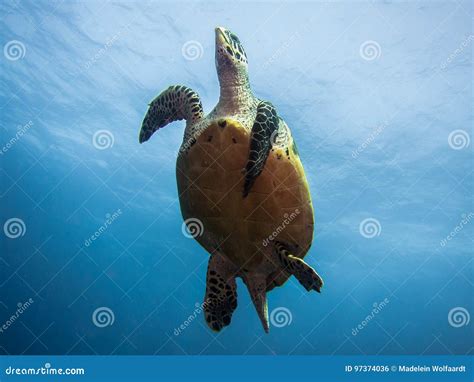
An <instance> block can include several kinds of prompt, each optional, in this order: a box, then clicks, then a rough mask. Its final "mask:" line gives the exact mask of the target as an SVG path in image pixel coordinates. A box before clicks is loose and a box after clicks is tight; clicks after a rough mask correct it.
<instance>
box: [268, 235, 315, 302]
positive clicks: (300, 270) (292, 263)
mask: <svg viewBox="0 0 474 382" xmlns="http://www.w3.org/2000/svg"><path fill="white" fill-rule="evenodd" d="M275 249H276V252H277V255H278V259H279V260H280V263H281V265H282V267H283V268H284V269H285V271H287V272H288V273H290V274H292V275H293V276H295V277H296V279H297V280H298V281H299V282H300V284H301V285H303V286H304V287H305V289H306V290H307V291H310V290H312V289H314V290H315V291H316V292H318V293H321V288H322V286H323V279H322V278H321V277H320V276H319V275H318V274H317V273H316V271H315V270H314V269H313V268H312V267H310V266H309V265H308V264H306V263H305V262H304V261H303V259H300V258H299V257H296V256H293V255H292V254H291V253H290V252H289V251H288V247H287V246H285V245H284V244H283V243H281V242H279V241H277V242H275Z"/></svg>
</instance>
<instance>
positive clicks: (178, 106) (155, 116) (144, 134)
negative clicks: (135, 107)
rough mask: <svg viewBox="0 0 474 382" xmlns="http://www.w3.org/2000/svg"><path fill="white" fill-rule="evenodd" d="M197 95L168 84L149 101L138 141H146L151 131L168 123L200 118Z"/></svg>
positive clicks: (181, 87) (186, 88) (200, 111)
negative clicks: (166, 87) (167, 86)
mask: <svg viewBox="0 0 474 382" xmlns="http://www.w3.org/2000/svg"><path fill="white" fill-rule="evenodd" d="M202 115H203V111H202V104H201V100H200V98H199V95H198V94H197V93H196V92H195V91H194V90H192V89H190V88H188V87H186V86H183V85H175V86H170V87H169V88H168V89H166V90H164V91H163V92H161V93H160V94H159V95H158V96H157V97H156V98H155V99H154V100H153V101H151V103H150V107H149V108H148V111H147V113H146V115H145V118H144V119H143V123H142V128H141V130H140V137H139V141H140V143H143V142H146V141H147V140H148V139H150V137H151V136H152V135H153V133H154V132H155V131H156V130H158V129H160V128H162V127H164V126H166V125H167V124H168V123H171V122H174V121H179V120H181V119H185V120H186V122H191V121H196V120H198V119H200V118H202Z"/></svg>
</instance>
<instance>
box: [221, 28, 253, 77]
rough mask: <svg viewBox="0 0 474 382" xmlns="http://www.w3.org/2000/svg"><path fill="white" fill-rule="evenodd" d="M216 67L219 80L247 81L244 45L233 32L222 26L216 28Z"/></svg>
mask: <svg viewBox="0 0 474 382" xmlns="http://www.w3.org/2000/svg"><path fill="white" fill-rule="evenodd" d="M216 68H217V75H218V76H219V80H220V81H221V82H222V80H224V82H228V81H232V82H241V81H248V77H247V68H248V62H247V55H246V54H245V50H244V47H243V46H242V43H241V42H240V40H239V38H238V37H237V36H236V35H235V34H234V33H232V32H231V31H230V30H228V29H225V28H222V27H217V28H216Z"/></svg>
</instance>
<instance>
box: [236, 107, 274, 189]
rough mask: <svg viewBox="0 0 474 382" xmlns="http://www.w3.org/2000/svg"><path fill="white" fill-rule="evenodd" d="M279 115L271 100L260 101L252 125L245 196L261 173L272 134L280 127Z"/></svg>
mask: <svg viewBox="0 0 474 382" xmlns="http://www.w3.org/2000/svg"><path fill="white" fill-rule="evenodd" d="M278 122H279V119H278V116H277V112H276V110H275V108H274V107H273V105H272V104H271V103H270V102H267V101H260V103H259V104H258V108H257V116H256V118H255V122H254V124H253V126H252V133H251V137H250V154H249V159H248V161H247V166H246V167H245V184H244V198H245V197H246V196H247V195H248V193H249V191H250V189H251V188H252V186H253V184H254V183H255V179H257V177H258V176H259V175H260V173H261V172H262V170H263V166H265V162H266V160H267V158H268V153H269V152H270V149H271V147H272V142H271V138H272V134H273V133H274V132H275V131H276V130H277V129H278Z"/></svg>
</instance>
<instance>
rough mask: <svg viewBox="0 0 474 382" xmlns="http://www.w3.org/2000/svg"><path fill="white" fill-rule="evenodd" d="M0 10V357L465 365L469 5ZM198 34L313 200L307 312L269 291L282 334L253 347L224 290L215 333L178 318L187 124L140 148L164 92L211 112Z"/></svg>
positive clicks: (184, 284) (201, 271) (289, 292)
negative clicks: (229, 314)
mask: <svg viewBox="0 0 474 382" xmlns="http://www.w3.org/2000/svg"><path fill="white" fill-rule="evenodd" d="M0 9H1V12H0V19H1V45H2V47H3V48H4V51H3V55H2V56H1V57H0V60H1V72H0V76H1V77H0V89H1V96H0V97H1V98H0V109H1V125H2V128H1V130H0V131H1V144H2V146H3V149H2V152H1V154H0V161H1V162H0V163H1V171H0V186H1V189H0V195H1V210H0V222H1V224H2V227H3V228H4V230H3V231H1V232H0V233H1V247H0V248H1V253H0V324H1V325H4V327H3V329H2V331H0V353H5V354H7V353H10V354H20V353H25V354H66V353H68V354H377V353H380V354H421V353H424V354H445V353H446V354H449V353H453V354H472V353H473V351H474V350H473V334H474V333H473V329H472V328H473V322H472V321H473V320H470V318H471V317H470V316H471V315H472V314H473V312H474V301H473V262H472V260H473V251H472V248H473V240H472V238H473V227H474V221H472V219H473V217H474V215H473V211H474V209H473V203H472V190H473V173H472V170H473V156H472V153H473V152H472V147H473V143H472V142H471V140H472V137H473V135H472V126H473V108H472V106H473V94H472V90H473V89H472V87H473V82H472V73H473V72H472V62H473V61H472V57H473V56H472V53H473V43H474V36H473V35H472V33H473V32H472V17H473V9H472V5H471V3H470V2H468V1H457V2H446V3H442V2H410V3H404V2H397V3H392V2H383V3H371V2H357V3H355V2H349V1H346V2H338V3H301V4H295V3H285V2H281V3H280V2H270V3H239V4H236V3H221V2H219V3H210V2H187V3H179V2H176V3H171V2H170V3H162V2H155V1H152V2H104V1H95V2H70V1H65V2H62V1H53V2H45V1H40V2H36V1H35V2H33V1H22V2H16V1H4V2H2V3H1V5H0ZM217 25H223V26H225V27H228V28H229V29H231V30H232V31H233V32H235V33H236V34H237V35H238V36H239V37H240V40H241V41H242V42H243V45H244V46H245V49H246V52H247V55H248V57H249V62H250V78H251V82H252V87H253V90H254V92H255V93H256V94H257V95H258V96H259V97H260V98H263V99H268V100H270V101H272V102H273V104H274V105H275V106H276V108H277V109H278V111H279V113H280V114H281V115H282V116H283V118H284V119H285V120H286V121H287V123H288V124H289V126H290V127H291V129H292V131H293V135H294V137H295V139H296V140H297V143H298V148H299V152H300V156H301V159H302V161H303V164H304V166H305V169H306V175H307V177H308V181H309V183H310V188H311V192H312V196H313V201H314V208H315V214H316V224H315V240H314V243H313V247H312V248H311V251H310V253H309V254H308V256H307V258H306V260H307V262H308V263H310V264H311V265H313V266H315V267H316V268H317V269H318V271H319V273H320V274H321V275H322V277H323V278H324V280H325V286H324V290H323V293H322V294H321V295H318V294H316V293H306V291H305V290H304V289H303V288H302V287H301V286H300V285H299V284H298V283H297V282H296V281H295V280H293V279H291V280H290V281H289V282H287V284H286V285H284V286H283V287H281V288H278V289H277V290H274V291H273V292H271V293H270V295H269V311H270V312H274V315H275V314H276V313H277V312H280V314H281V316H280V318H282V317H283V315H286V317H283V322H282V324H286V325H284V326H281V325H278V322H279V321H278V322H276V323H277V326H276V325H272V327H271V331H270V334H268V335H265V334H264V332H263V330H262V328H261V325H260V322H259V320H258V317H257V315H256V313H255V311H254V308H253V306H252V305H251V302H250V299H249V296H248V294H247V291H246V288H245V286H244V285H243V284H242V283H241V282H240V281H239V284H238V288H239V305H238V308H237V310H236V312H235V313H234V316H233V319H232V324H231V326H229V327H227V328H226V329H225V330H223V331H222V332H221V333H219V334H214V333H213V332H211V331H210V330H208V328H207V327H206V325H205V323H204V320H203V317H202V314H200V313H199V311H196V304H199V303H201V302H202V300H203V295H204V288H205V273H206V267H207V260H208V255H207V254H206V252H205V251H204V250H203V249H202V248H201V247H200V246H199V245H198V244H197V242H195V241H194V240H192V239H188V238H186V237H185V236H184V235H183V233H182V219H181V215H180V211H179V204H178V200H177V189H176V181H175V160H176V156H177V153H178V149H179V145H180V143H181V139H182V134H183V131H184V124H183V123H180V122H176V123H173V124H172V125H169V126H167V127H166V128H164V129H162V130H160V131H159V133H157V134H156V135H155V136H154V137H153V138H152V139H151V141H150V142H148V143H147V144H144V145H139V144H138V131H139V128H140V125H141V121H142V118H143V115H144V113H145V111H146V109H147V102H149V100H150V99H152V98H153V97H154V96H155V95H156V94H158V93H159V92H160V91H161V90H162V89H164V88H166V87H167V86H168V85H170V84H181V83H182V84H186V85H188V86H190V87H192V88H193V89H195V90H196V91H197V92H198V93H199V94H200V96H201V98H202V102H203V105H204V108H205V111H207V112H208V111H210V110H211V109H212V108H213V106H214V105H215V103H216V102H217V99H218V96H219V94H218V91H219V88H218V83H217V77H216V73H215V67H214V27H215V26H217ZM190 41H191V42H190ZM183 47H184V49H183ZM103 130H105V132H104V131H103ZM94 137H95V139H94ZM94 143H95V145H94ZM112 143H113V144H112ZM101 145H102V146H101ZM97 147H99V148H102V149H98V148H97ZM12 218H15V219H17V220H13V221H12V220H9V219H12ZM107 218H109V222H110V224H109V223H106V220H107ZM18 219H19V220H18ZM366 219H375V220H369V223H370V222H372V223H373V225H370V224H369V226H368V229H367V231H364V230H363V229H362V233H364V235H365V236H364V235H362V234H361V229H360V228H361V223H362V222H364V221H366ZM7 221H9V223H8V224H6V223H7ZM463 221H464V222H463ZM12 223H14V224H13V225H12ZM15 223H16V224H17V225H16V226H15ZM362 226H363V227H366V228H367V226H366V225H365V224H362ZM15 227H17V228H19V230H20V231H19V232H18V231H15V230H14V229H15ZM101 227H102V229H101ZM104 227H105V228H104ZM371 227H372V228H375V231H370V228H371ZM456 227H458V228H456ZM99 230H101V231H102V232H101V233H100V234H99V235H98V238H97V239H96V240H93V241H90V242H86V240H87V239H88V238H90V237H91V235H94V233H95V232H96V231H99ZM452 232H453V234H452ZM7 234H8V235H7ZM9 236H10V237H9ZM15 236H18V237H16V238H15ZM366 236H368V237H366ZM30 299H31V300H30ZM28 301H30V302H28ZM31 301H32V302H31ZM18 303H23V304H24V305H23V307H22V308H21V309H20V308H18ZM374 304H375V305H376V307H377V309H376V310H373V309H374ZM103 307H105V308H108V309H109V311H108V312H105V315H107V314H109V316H108V317H112V315H113V318H114V320H113V324H111V325H108V326H105V327H100V326H102V325H101V322H102V321H99V322H97V321H96V323H98V324H99V325H98V326H97V325H95V324H94V320H93V318H92V317H93V313H94V312H95V311H96V310H97V309H98V308H103ZM283 308H284V309H283ZM275 309H279V310H275ZM18 312H20V313H18ZM110 312H111V313H110ZM281 312H283V313H281ZM12 315H17V316H18V318H16V319H15V320H13V322H11V316H12ZM105 315H103V316H101V315H99V317H96V318H98V319H99V320H100V319H101V318H104V317H105ZM190 315H192V316H194V315H195V316H196V318H195V319H194V320H191V321H190V322H189V325H187V326H186V327H185V330H182V331H181V332H180V333H178V335H176V333H175V329H176V328H178V327H179V326H180V325H182V324H183V325H185V324H184V322H185V321H186V320H187V319H188V317H189V316H190ZM277 316H278V315H277ZM367 316H370V319H368V320H367V319H366V317H367ZM290 318H291V320H290ZM285 320H286V321H285ZM290 321H291V322H290ZM7 322H8V324H7ZM3 323H5V324H3ZM105 323H107V322H105ZM109 323H111V322H109ZM358 325H360V327H359V329H358ZM278 326H281V327H278ZM5 328H6V329H5ZM360 328H362V329H360Z"/></svg>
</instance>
